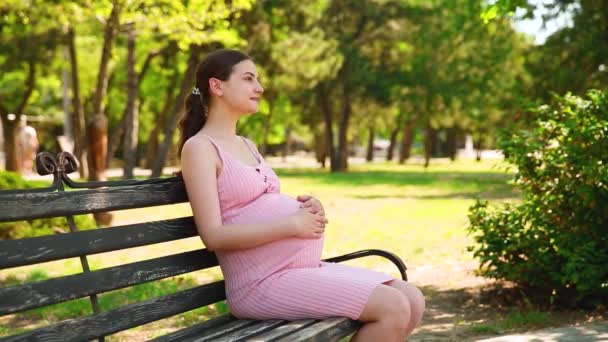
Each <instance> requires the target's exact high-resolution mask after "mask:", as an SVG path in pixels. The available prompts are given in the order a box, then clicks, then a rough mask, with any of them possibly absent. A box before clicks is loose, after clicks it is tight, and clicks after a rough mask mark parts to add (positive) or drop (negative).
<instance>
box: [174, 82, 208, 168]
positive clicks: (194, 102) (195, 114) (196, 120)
mask: <svg viewBox="0 0 608 342" xmlns="http://www.w3.org/2000/svg"><path fill="white" fill-rule="evenodd" d="M205 94H208V92H207V90H206V89H205V91H203V92H200V91H199V89H198V88H194V91H193V92H192V93H190V94H189V95H188V97H187V98H186V110H185V112H184V116H183V117H182V120H181V121H180V123H179V126H180V128H181V132H182V137H181V143H180V145H179V155H180V156H181V154H182V148H183V147H184V144H185V143H186V141H187V140H188V139H190V138H191V137H193V136H194V135H195V134H196V133H198V131H200V130H201V128H203V126H204V125H205V122H207V115H208V113H209V101H208V95H207V96H206V95H205Z"/></svg>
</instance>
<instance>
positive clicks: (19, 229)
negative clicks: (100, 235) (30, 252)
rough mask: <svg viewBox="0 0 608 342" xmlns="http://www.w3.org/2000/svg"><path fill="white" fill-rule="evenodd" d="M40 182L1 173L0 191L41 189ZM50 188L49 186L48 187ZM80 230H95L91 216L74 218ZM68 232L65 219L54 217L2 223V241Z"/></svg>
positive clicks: (0, 235) (0, 228)
mask: <svg viewBox="0 0 608 342" xmlns="http://www.w3.org/2000/svg"><path fill="white" fill-rule="evenodd" d="M41 186H44V185H41V184H40V182H27V181H26V180H24V179H23V177H21V175H19V174H18V173H15V172H6V171H2V172H0V190H9V189H31V188H35V187H41ZM46 186H48V184H47V185H46ZM74 222H75V223H76V227H78V229H79V230H85V229H91V228H95V227H96V225H95V221H94V220H93V218H92V217H91V215H79V216H75V217H74ZM61 231H63V232H68V231H69V228H68V223H67V220H66V218H65V217H53V218H46V219H38V220H29V221H17V222H2V223H0V240H10V239H22V238H28V237H34V236H42V235H51V234H54V233H57V232H61Z"/></svg>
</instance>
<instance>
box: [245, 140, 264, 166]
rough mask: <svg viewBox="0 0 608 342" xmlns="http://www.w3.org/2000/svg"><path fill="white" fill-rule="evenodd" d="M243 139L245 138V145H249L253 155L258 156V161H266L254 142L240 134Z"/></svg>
mask: <svg viewBox="0 0 608 342" xmlns="http://www.w3.org/2000/svg"><path fill="white" fill-rule="evenodd" d="M239 137H241V139H243V141H244V142H245V145H247V147H249V150H250V151H251V153H253V155H254V156H255V157H256V159H257V160H258V163H260V164H261V163H262V162H263V161H264V158H263V157H262V155H261V154H259V153H258V151H257V149H256V148H255V147H254V146H253V143H252V142H250V141H249V139H247V138H245V137H243V136H240V135H239Z"/></svg>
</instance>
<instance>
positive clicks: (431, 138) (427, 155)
mask: <svg viewBox="0 0 608 342" xmlns="http://www.w3.org/2000/svg"><path fill="white" fill-rule="evenodd" d="M435 141H436V131H435V130H434V129H433V127H431V124H430V122H427V124H426V127H425V129H424V167H425V168H426V167H429V164H430V162H431V157H432V156H433V150H434V147H435Z"/></svg>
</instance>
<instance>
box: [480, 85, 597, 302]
mask: <svg viewBox="0 0 608 342" xmlns="http://www.w3.org/2000/svg"><path fill="white" fill-rule="evenodd" d="M533 115H534V120H532V126H531V127H530V128H529V129H527V130H517V131H512V132H504V133H503V134H502V136H501V138H500V140H501V141H500V143H499V145H500V147H501V148H502V150H503V151H504V153H505V155H506V156H507V160H508V161H509V162H510V163H512V164H514V165H515V166H516V168H517V174H516V179H515V180H516V183H517V185H518V186H519V187H520V188H521V190H522V195H523V202H522V203H521V204H517V205H515V204H505V205H503V206H502V207H501V208H499V209H494V210H493V209H490V208H489V206H488V203H487V202H478V203H477V204H476V205H474V206H473V207H471V208H470V211H469V219H470V222H471V226H470V231H471V232H472V233H475V241H476V242H477V244H476V245H475V246H471V247H470V250H472V251H474V255H475V256H476V257H477V258H479V259H480V261H481V269H480V271H481V273H482V274H484V275H486V276H490V277H494V278H501V279H507V280H511V281H515V282H517V283H519V284H521V285H525V286H532V287H535V288H539V289H543V290H546V291H548V292H550V293H552V294H554V295H558V296H559V295H560V294H566V293H572V292H574V293H576V294H577V299H579V300H582V299H584V298H591V297H595V296H602V295H603V296H606V294H608V268H606V265H607V264H608V235H607V234H606V233H607V228H608V168H607V164H608V149H606V146H608V92H600V91H591V92H589V93H588V95H587V99H582V98H579V97H576V96H572V95H566V96H564V97H563V98H559V97H556V104H555V106H553V107H551V106H541V107H539V108H538V110H537V111H535V112H534V113H533ZM604 298H605V297H604Z"/></svg>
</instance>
